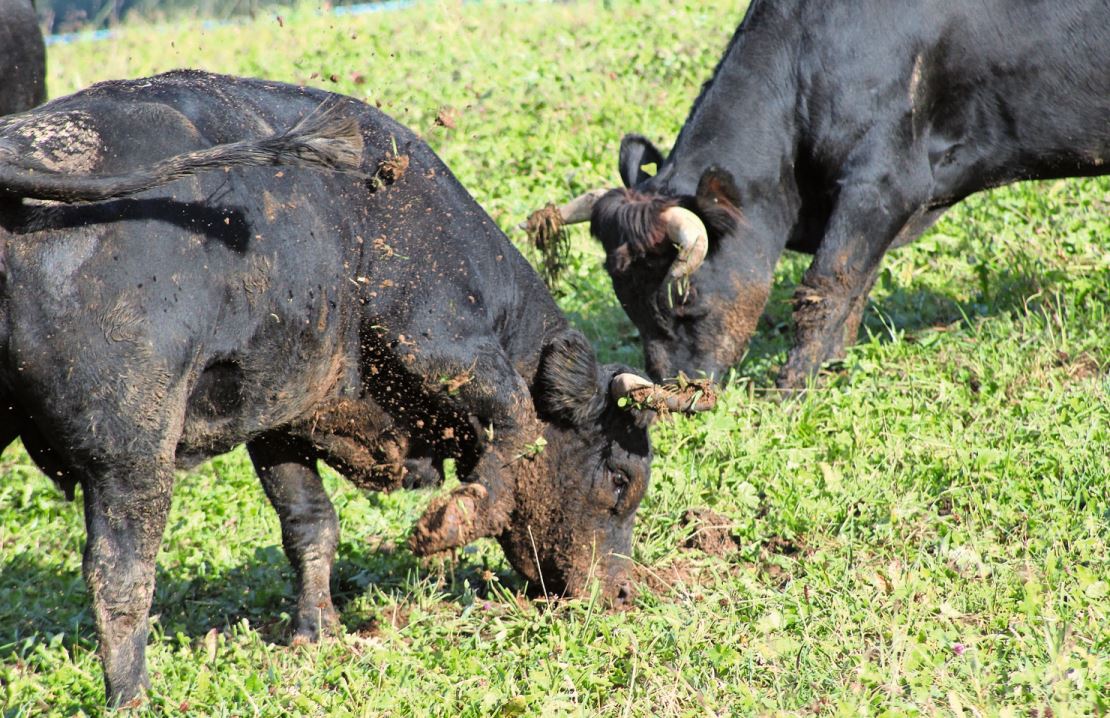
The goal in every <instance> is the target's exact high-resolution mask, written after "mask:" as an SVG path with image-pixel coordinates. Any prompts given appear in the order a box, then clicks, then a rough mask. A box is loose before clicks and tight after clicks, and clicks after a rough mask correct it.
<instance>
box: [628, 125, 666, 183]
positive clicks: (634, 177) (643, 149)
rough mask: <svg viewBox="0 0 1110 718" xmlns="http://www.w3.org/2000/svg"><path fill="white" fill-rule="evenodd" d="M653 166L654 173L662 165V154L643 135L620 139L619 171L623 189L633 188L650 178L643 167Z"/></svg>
mask: <svg viewBox="0 0 1110 718" xmlns="http://www.w3.org/2000/svg"><path fill="white" fill-rule="evenodd" d="M650 164H654V165H655V169H656V172H658V171H659V167H660V166H661V165H662V164H663V153H662V152H660V151H659V150H658V149H656V148H655V145H653V144H652V143H651V140H649V139H648V138H646V137H644V136H643V135H625V136H624V137H623V138H622V139H621V156H620V171H621V180H623V181H624V186H625V187H635V186H636V185H638V184H640V183H641V182H643V181H644V180H646V179H648V178H650V177H651V175H649V174H648V173H647V172H644V169H643V168H644V165H650Z"/></svg>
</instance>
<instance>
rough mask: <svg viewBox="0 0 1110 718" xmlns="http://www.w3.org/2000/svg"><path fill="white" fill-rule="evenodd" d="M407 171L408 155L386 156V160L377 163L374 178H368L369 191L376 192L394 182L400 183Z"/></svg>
mask: <svg viewBox="0 0 1110 718" xmlns="http://www.w3.org/2000/svg"><path fill="white" fill-rule="evenodd" d="M408 171H409V156H408V155H386V158H385V159H384V160H382V161H381V162H379V163H378V169H377V170H376V171H375V172H374V176H373V177H371V178H370V189H371V190H373V191H375V192H376V191H378V190H380V189H382V188H383V187H388V186H389V185H391V184H393V183H394V182H400V181H401V178H402V177H404V176H405V173H406V172H408Z"/></svg>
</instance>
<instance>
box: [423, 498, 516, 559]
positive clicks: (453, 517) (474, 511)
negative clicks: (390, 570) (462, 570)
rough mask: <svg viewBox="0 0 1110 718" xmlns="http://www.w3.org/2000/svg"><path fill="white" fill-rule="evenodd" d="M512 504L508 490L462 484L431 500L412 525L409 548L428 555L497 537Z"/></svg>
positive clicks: (511, 509)
mask: <svg viewBox="0 0 1110 718" xmlns="http://www.w3.org/2000/svg"><path fill="white" fill-rule="evenodd" d="M512 504H513V501H512V496H511V495H510V494H509V492H507V491H497V490H490V489H487V488H486V487H485V486H483V485H482V484H480V483H470V484H463V485H462V486H459V487H458V488H456V489H455V490H454V491H452V492H451V493H449V494H447V495H446V496H438V497H436V498H435V499H432V502H431V503H430V504H428V508H427V509H426V510H425V511H424V515H423V516H421V517H420V520H418V521H417V522H416V526H415V527H414V528H413V531H412V535H411V536H410V537H409V548H411V549H412V552H413V553H415V554H416V555H417V556H430V555H432V554H437V553H440V552H442V551H447V550H450V549H454V548H459V547H461V546H466V545H467V544H468V543H471V542H472V541H476V540H478V539H480V538H485V537H487V536H499V535H501V533H503V532H504V531H505V529H506V528H508V527H509V519H510V517H511V516H512V511H513V505H512Z"/></svg>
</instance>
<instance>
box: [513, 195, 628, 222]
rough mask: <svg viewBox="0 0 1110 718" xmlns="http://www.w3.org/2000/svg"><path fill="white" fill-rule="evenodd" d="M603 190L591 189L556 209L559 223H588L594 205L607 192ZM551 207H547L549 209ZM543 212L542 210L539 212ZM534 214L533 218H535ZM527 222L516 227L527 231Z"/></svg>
mask: <svg viewBox="0 0 1110 718" xmlns="http://www.w3.org/2000/svg"><path fill="white" fill-rule="evenodd" d="M608 191H609V190H605V189H592V190H590V191H589V192H587V193H586V194H581V195H578V196H577V197H575V198H574V199H572V200H571V201H569V202H567V203H566V204H564V205H563V206H562V207H559V208H558V212H559V221H560V222H561V223H562V225H563V226H566V225H568V224H582V223H583V222H589V221H590V214H591V213H592V212H593V210H594V205H595V204H597V201H598V200H599V199H601V196H602V195H603V194H605V193H606V192H608ZM550 206H551V205H548V207H550ZM540 211H544V210H540ZM535 214H538V213H534V214H533V216H535ZM528 221H529V220H527V219H526V220H524V221H523V222H521V223H520V224H518V225H517V227H518V228H520V229H528Z"/></svg>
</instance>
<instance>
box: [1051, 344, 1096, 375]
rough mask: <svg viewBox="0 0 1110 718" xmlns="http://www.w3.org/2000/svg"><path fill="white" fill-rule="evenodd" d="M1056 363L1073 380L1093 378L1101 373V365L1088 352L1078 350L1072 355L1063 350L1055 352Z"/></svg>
mask: <svg viewBox="0 0 1110 718" xmlns="http://www.w3.org/2000/svg"><path fill="white" fill-rule="evenodd" d="M1056 365H1057V366H1059V367H1062V368H1063V369H1064V371H1066V372H1067V373H1068V376H1069V377H1071V378H1072V379H1073V380H1075V381H1084V380H1086V379H1093V378H1095V377H1097V376H1099V375H1101V374H1102V365H1101V364H1100V363H1099V361H1098V359H1096V358H1095V357H1093V356H1092V355H1091V354H1090V352H1080V353H1079V354H1077V355H1076V356H1074V357H1073V356H1071V355H1070V354H1068V353H1067V352H1064V351H1061V352H1057V353H1056Z"/></svg>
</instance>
